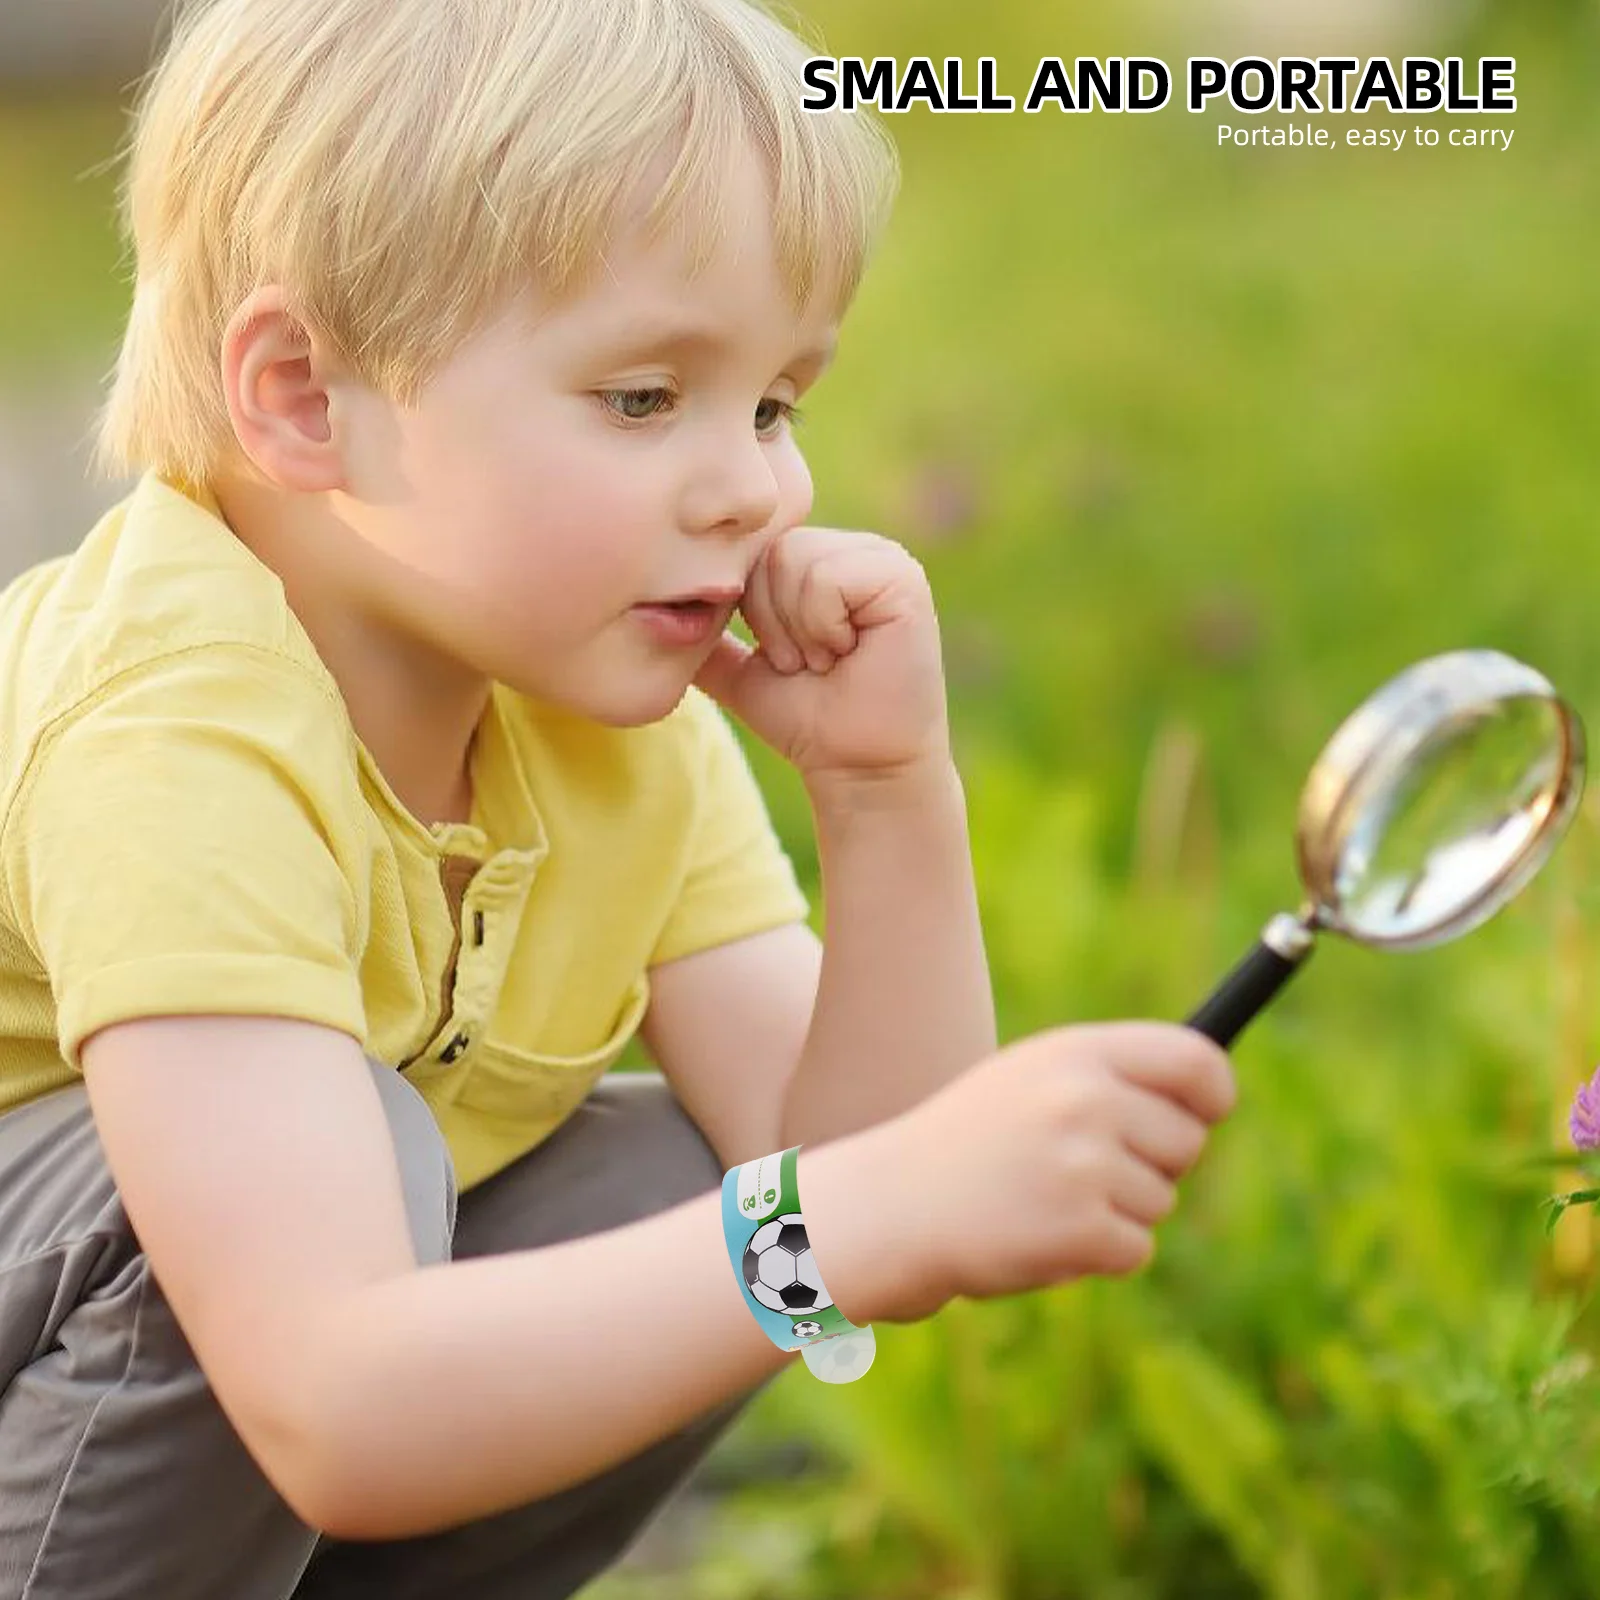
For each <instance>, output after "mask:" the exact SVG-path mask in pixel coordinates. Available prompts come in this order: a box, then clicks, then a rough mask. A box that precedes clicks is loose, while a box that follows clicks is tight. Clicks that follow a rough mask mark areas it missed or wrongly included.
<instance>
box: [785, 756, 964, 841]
mask: <svg viewBox="0 0 1600 1600" xmlns="http://www.w3.org/2000/svg"><path fill="white" fill-rule="evenodd" d="M801 776H802V779H803V781H804V783H805V788H806V795H807V797H808V798H809V799H810V801H811V809H812V811H813V812H814V813H815V814H816V817H817V820H818V822H819V823H823V822H826V821H829V820H832V819H836V818H839V819H843V818H849V817H853V816H863V815H871V814H874V813H888V814H893V815H898V816H905V815H907V814H908V813H920V812H926V811H927V810H929V809H930V808H933V809H940V808H947V807H954V808H956V809H957V810H959V811H960V813H961V815H962V816H963V817H964V816H965V814H966V793H965V790H964V789H963V787H962V783H961V774H960V772H959V770H958V769H957V767H956V764H955V760H954V758H953V757H952V756H951V754H950V752H949V750H948V749H945V750H940V751H930V752H929V753H928V754H927V755H926V756H921V757H919V758H918V759H917V760H915V761H909V762H905V763H903V764H900V765H897V766H892V767H863V768H859V769H858V768H844V767H836V768H830V769H828V770H827V771H823V772H805V773H802V774H801Z"/></svg>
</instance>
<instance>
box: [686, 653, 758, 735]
mask: <svg viewBox="0 0 1600 1600" xmlns="http://www.w3.org/2000/svg"><path fill="white" fill-rule="evenodd" d="M755 654H756V653H755V651H754V650H752V649H751V648H750V646H749V645H747V644H746V643H745V642H744V640H743V639H740V638H738V637H737V636H735V635H734V634H731V633H724V634H723V635H722V637H721V638H720V639H718V640H717V642H716V645H715V646H714V647H713V649H712V651H711V654H710V655H709V656H708V657H707V658H706V662H705V665H704V666H703V667H701V669H700V670H699V671H698V672H697V673H696V674H695V676H694V683H695V687H696V688H697V689H702V690H704V691H705V693H707V694H708V695H710V696H711V698H712V699H713V700H715V701H716V702H717V704H718V705H721V706H725V707H726V708H727V709H728V710H729V711H731V712H733V714H734V715H735V716H736V717H740V718H741V719H743V717H744V712H743V710H742V707H743V706H744V704H745V703H746V701H747V700H748V699H749V691H750V682H749V680H750V674H751V672H752V670H754V669H755Z"/></svg>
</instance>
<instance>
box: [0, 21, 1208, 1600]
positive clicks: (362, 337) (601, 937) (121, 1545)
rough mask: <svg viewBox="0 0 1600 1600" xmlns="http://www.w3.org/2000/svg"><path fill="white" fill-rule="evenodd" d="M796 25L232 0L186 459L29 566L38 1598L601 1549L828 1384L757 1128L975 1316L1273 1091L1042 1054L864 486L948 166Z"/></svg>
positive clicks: (162, 184) (10, 735) (914, 625)
mask: <svg viewBox="0 0 1600 1600" xmlns="http://www.w3.org/2000/svg"><path fill="white" fill-rule="evenodd" d="M803 61H804V52H803V51H802V50H801V49H800V47H799V46H798V45H796V44H795V43H794V41H793V40H792V39H791V38H790V37H789V36H788V35H787V34H785V33H784V32H783V31H782V30H781V29H779V28H778V27H777V26H776V24H774V23H773V22H772V21H770V20H769V19H768V18H766V17H765V16H764V15H762V14H761V13H760V12H758V11H756V10H755V9H753V8H751V7H750V6H749V5H747V4H745V3H743V0H447V3H441V0H213V3H209V4H204V5H201V6H198V7H196V8H194V9H193V10H192V12H191V13H190V14H189V15H188V16H186V17H185V18H184V19H183V20H182V21H181V23H180V26H179V29H178V32H177V34H176V36H175V39H174V42H173V44H172V45H171V47H170V48H169V50H168V52H167V55H166V57H165V59H164V61H163V63H162V66H161V68H160V70H159V71H158V73H157V74H156V76H155V77H154V79H153V81H152V83H151V85H150V87H149V90H148V92H147V94H146V96H145V99H144V102H143V105H142V107H141V111H140V116H139V121H138V128H137V136H136V140H135V144H134V149H133V155H132V165H131V172H130V177H129V183H128V218H129V223H130V226H131V231H132V236H133V241H134V245H135V249H136V253H137V263H138V282H137V288H136V293H135V300H134V306H133V310H132V315H131V319H130V324H129V329H128V334H127V339H126V344H125V348H124V351H123V356H122V361H121V365H120V367H119V371H118V375H117V381H116V385H115V389H114V392H113V395H112V398H111V402H110V406H109V408H108V412H107V416H106V419H105V433H104V441H105V445H106V452H107V455H108V457H109V459H110V460H111V461H112V462H114V463H116V464H117V465H119V466H121V467H124V468H137V469H141V470H142V471H143V472H144V474H145V475H144V477H143V478H142V480H141V482H140V484H139V487H138V488H137V490H136V491H135V492H134V493H133V495H132V496H131V497H130V498H129V499H128V500H127V501H126V502H125V503H124V504H123V505H121V506H119V507H117V508H116V509H115V510H113V511H112V512H111V513H110V514H109V515H108V516H107V517H106V518H105V519H104V521H102V523H101V524H100V525H99V526H98V527H97V528H96V529H95V530H93V532H92V533H91V534H90V535H89V537H88V538H87V540H86V541H85V542H84V544H83V545H82V546H81V547H80V548H79V550H78V551H77V552H76V553H75V554H73V555H72V556H70V557H68V558H66V559H64V560H62V561H58V562H53V563H50V564H48V565H46V566H44V567H42V568H39V569H36V570H35V571H33V572H31V573H28V574H25V575H24V576H23V577H22V578H21V579H19V580H18V581H17V582H16V583H15V584H14V585H13V586H12V587H11V589H10V590H9V591H7V593H6V595H5V596H4V600H3V603H0V648H3V651H4V669H5V670H4V672H3V674H0V684H3V687H0V803H3V814H0V1008H3V1009H0V1023H3V1026H0V1033H3V1035H4V1038H5V1044H4V1053H3V1055H0V1105H3V1106H4V1107H5V1108H6V1109H5V1110H4V1113H3V1114H0V1593H4V1594H5V1595H7V1596H12V1595H25V1596H27V1597H29V1600H66V1597H68V1596H71V1597H72V1600H92V1597H97V1596H107V1597H109V1596H161V1597H163V1600H188V1597H196V1600H198V1597H202V1596H205V1597H213V1596H223V1595H226V1596H228V1597H230V1600H254V1597H258V1596H259V1597H262V1600H269V1597H270V1600H277V1597H281V1596H287V1595H291V1594H292V1595H296V1596H302V1597H305V1596H311V1597H318V1596H336V1595H356V1594H375V1595H380V1594H381V1595H384V1596H402V1595H418V1596H421V1595H436V1596H446V1595H448V1596H459V1595H482V1596H513V1595H515V1596H519V1597H520V1596H540V1597H545V1596H560V1595H567V1594H570V1593H572V1592H573V1591H574V1590H576V1589H577V1588H578V1587H579V1586H581V1585H582V1584H583V1583H584V1582H585V1581H586V1580H587V1579H588V1578H589V1577H590V1576H592V1575H593V1574H594V1573H595V1572H597V1571H599V1570H600V1569H601V1568H603V1567H604V1566H605V1565H606V1564H607V1563H608V1562H609V1561H610V1560H612V1559H613V1558H614V1557H615V1555H616V1554H617V1553H618V1552H619V1550H620V1549H621V1548H622V1547H623V1546H624V1545H625V1544H626V1543H627V1542H628V1540H629V1539H630V1538H631V1537H632V1535H633V1533H634V1532H635V1531H636V1529H637V1528H638V1526H639V1525H640V1523H641V1521H642V1520H643V1518H644V1517H645V1516H646V1515H647V1514H648V1512H649V1511H650V1510H651V1509H652V1508H653V1507H654V1506H655V1505H656V1504H658V1503H659V1501H660V1499H661V1498H662V1497H663V1496H664V1495H665V1494H666V1493H667V1492H668V1491H669V1489H670V1488H671V1487H672V1485H673V1484H674V1483H675V1482H676V1481H677V1480H678V1479H680V1478H681V1477H682V1475H683V1474H684V1473H685V1472H686V1471H687V1470H688V1469H689V1467H690V1466H691V1465H692V1464H693V1462H694V1461H695V1460H696V1459H697V1458H698V1456H699V1455H700V1454H701V1453H702V1452H703V1450H704V1449H705V1448H706V1446H707V1445H708V1443H709V1442H710V1440H711V1439H712V1438H713V1437H714V1436H715V1434H716V1432H717V1430H718V1429H719V1428H720V1427H722V1426H723V1425H725V1424H726V1422H727V1420H728V1419H729V1417H730V1416H731V1415H732V1414H733V1413H734V1411H735V1410H736V1409H737V1406H738V1405H739V1404H740V1403H741V1401H742V1400H743V1399H744V1398H746V1397H747V1396H748V1395H749V1393H750V1392H751V1391H752V1390H753V1389H754V1388H755V1387H756V1386H758V1385H759V1384H760V1383H761V1382H763V1381H764V1380H766V1379H767V1378H769V1377H770V1376H771V1375H772V1374H773V1373H774V1372H775V1371H776V1370H778V1367H779V1365H780V1358H779V1357H778V1356H777V1355H776V1353H775V1352H774V1349H773V1347H772V1345H771V1344H770V1343H769V1342H768V1340H767V1339H766V1338H764V1337H763V1336H762V1333H761V1330H760V1328H759V1327H757V1326H756V1325H755V1322H754V1319H753V1318H752V1317H751V1315H750V1314H749V1313H748V1312H747V1310H746V1308H745V1307H744V1305H743V1304H742V1303H741V1292H740V1290H739V1287H738V1284H737V1282H736V1281H735V1279H734V1277H733V1274H732V1272H731V1271H730V1268H729V1262H728V1260H727V1258H726V1255H725V1252H724V1243H723V1240H722V1238H721V1236H720V1228H719V1197H718V1195H717V1194H716V1193H715V1187H716V1185H717V1182H718V1179H719V1175H720V1174H721V1173H722V1171H723V1170H724V1169H725V1168H727V1167H729V1166H731V1165H733V1164H736V1163H742V1162H745V1161H747V1160H751V1159H754V1158H757V1157H761V1156H764V1155H767V1154H770V1153H773V1152H776V1151H778V1150H779V1149H782V1148H784V1147H786V1146H790V1145H794V1144H801V1143H804V1145H805V1146H806V1148H805V1149H804V1151H803V1152H802V1156H801V1159H800V1164H799V1174H800V1187H801V1190H802V1192H803V1194H804V1198H805V1206H806V1213H805V1215H806V1221H807V1224H808V1227H809V1230H810V1234H811V1237H812V1238H813V1240H814V1241H815V1252H816V1259H817V1261H818V1263H819V1265H820V1266H821V1267H822V1269H823V1270H824V1272H825V1274H826V1283H827V1286H828V1289H829V1291H830V1292H831V1293H832V1295H833V1298H834V1300H835V1303H836V1304H837V1305H838V1307H839V1309H840V1311H841V1312H842V1313H843V1314H844V1315H846V1316H847V1317H849V1318H851V1319H852V1320H853V1321H855V1322H858V1323H860V1322H866V1321H869V1320H871V1319H873V1318H879V1317H881V1318H889V1319H895V1318H899V1319H905V1318H914V1317H919V1316H925V1315H927V1314H929V1313H931V1312H932V1311H934V1310H935V1309H937V1307H938V1306H939V1305H941V1304H942V1303H943V1302H944V1301H945V1300H947V1299H948V1298H950V1297H951V1296H952V1295H954V1294H963V1293H964V1294H978V1295H985V1294H1000V1293H1008V1292H1013V1291H1016V1290H1018V1289H1023V1288H1028V1287H1032V1286H1035V1285H1040V1284H1045V1283H1053V1282H1058V1281H1061V1280H1063V1279H1065V1278H1070V1277H1072V1276H1074V1275H1077V1274H1081V1273H1085V1272H1093V1271H1112V1272H1115V1271H1126V1270H1130V1269H1132V1268H1134V1267H1136V1266H1138V1265H1139V1264H1141V1263H1142V1262H1143V1261H1144V1260H1145V1259H1146V1258H1147V1256H1148V1253H1149V1250H1150V1229H1151V1228H1152V1226H1153V1225H1154V1223H1155V1222H1156V1221H1157V1220H1158V1219H1159V1218H1160V1217H1161V1216H1163V1215H1165V1214H1166V1212H1167V1211H1168V1210H1169V1209H1170V1207H1171V1205H1172V1203H1173V1186H1174V1182H1175V1180H1176V1178H1177V1177H1178V1176H1179V1175H1180V1174H1181V1173H1182V1172H1183V1171H1185V1170H1186V1169H1187V1168H1188V1167H1189V1166H1190V1165H1191V1164H1192V1163H1193V1161H1194V1160H1195V1159H1196V1158H1197V1156H1198V1154H1199V1152H1200V1148H1201V1145H1202V1143H1203V1141H1204V1136H1205V1131H1206V1127H1207V1125H1208V1124H1209V1123H1210V1122H1212V1121H1214V1120H1215V1119H1216V1118H1217V1117H1219V1116H1220V1115H1221V1114H1223V1112H1224V1111H1225V1110H1226V1109H1227V1106H1228V1104H1229V1101H1230V1099H1231V1092H1232V1091H1231V1086H1230V1081H1229V1078H1228V1073H1227V1068H1226V1064H1225V1062H1224V1060H1223V1058H1222V1057H1221V1056H1220V1055H1219V1054H1218V1053H1217V1052H1216V1051H1214V1050H1213V1049H1212V1048H1211V1047H1210V1046H1209V1045H1207V1044H1206V1043H1205V1042H1204V1041H1203V1040H1200V1039H1199V1038H1198V1037H1197V1036H1195V1035H1192V1034H1189V1033H1187V1032H1186V1031H1184V1030H1180V1029H1176V1028H1162V1027H1157V1026H1154V1025H1150V1026H1144V1027H1138V1026H1127V1027H1112V1028H1099V1029H1079V1030H1068V1031H1062V1032H1059V1033H1054V1034H1049V1035H1043V1036H1040V1037H1039V1038H1036V1039H1033V1040H1029V1041H1024V1042H1023V1043H1022V1044H1020V1045H1017V1046H1015V1047H1013V1048H1012V1049H1010V1050H1008V1051H1006V1052H1004V1053H1001V1054H996V1053H995V1051H994V1044H995V1041H994V1024H993V1018H992V1012H991V1006H990V999H989V991H988V983H987V975H986V972H985V967H984V959H983V951H982V943H981V937H980V932H979V926H978V918H977V912H976V905H975V896H974V893H973V886H972V882H971V875H970V866H969V861H968V851H967V843H966V832H965V820H964V812H963V802H962V797H961V788H960V783H959V780H958V778H957V776H956V773H955V770H954V767H953V766H952V764H951V760H950V753H949V746H948V740H947V735H946V726H945V709H944V693H943V682H942V675H941V671H940V663H939V644H938V630H937V624H936V621H935V616H934V611H933V607H932V603H931V600H930V597H929V594H928V589H927V585H926V583H925V581H924V580H923V577H922V574H921V571H920V569H919V568H918V567H917V566H916V564H915V563H914V562H913V561H912V560H911V559H910V558H909V557H908V556H907V555H906V554H905V553H904V552H903V551H902V550H900V549H899V548H898V547H897V546H896V545H894V544H892V543H890V542H889V541H887V540H884V539H880V538H876V537H874V536H871V535H866V534H855V533H842V532H836V531H831V530H824V529H816V528H807V527H805V526H803V524H804V519H805V516H806V514H807V512H808V510H809V508H810V502H811V492H810V483H809V480H808V477H807V474H806V470H805V466H804V463H803V461H802V459H801V457H800V454H799V451H798V449H797V448H796V445H795V441H794V437H793V434H792V431H791V414H792V412H793V410H794V408H795V406H796V404H797V402H798V401H799V399H800V397H801V395H802V394H803V393H804V391H805V390H806V389H807V387H808V386H809V385H810V384H811V383H812V382H813V381H814V380H815V379H816V377H817V376H818V375H819V373H820V372H821V370H822V368H823V367H824V365H825V364H826V362H827V360H828V357H829V353H830V351H831V349H832V346H833V342H834V338H835V332H836V328H837V324H838V321H839V318H840V315H841V314H842V312H843V310H844V308H845V306H846V305H847V304H848V301H849V299H850V296H851V293H852V291H853V289H854V287H855V284H856V281H857V278H858V276H859V273H860V269H861V264H862V261H863V259H864V257H865V253H866V249H867V245H868V241H869V239H870V236H871V234H872V232H873V229H874V227H875V226H876V221H877V218H878V216H879V214H880V213H881V211H882V209H883V206H884V204H885V200H886V196H887V194H888V191H889V187H890V179H891V166H890V162H889V158H888V157H887V155H886V153H885V150H884V147H883V146H882V144H881V143H880V142H879V136H878V135H877V134H876V133H874V132H873V130H872V127H871V124H870V123H868V122H866V121H865V120H864V119H853V118H846V117H812V116H808V115H806V114H804V113H803V112H802V111H801V110H800V102H801V99H802V86H801V80H800V70H801V66H802V65H803ZM736 609H737V610H739V611H741V612H742V613H743V615H744V617H745V618H746V619H747V621H748V622H749V624H750V627H751V630H752V632H753V634H754V636H755V639H756V641H757V648H756V649H754V650H750V649H748V648H747V647H745V646H743V645H742V644H740V643H738V642H737V641H736V640H735V639H734V638H733V636H732V635H730V634H727V633H725V628H726V626H727V624H728V623H729V621H730V619H731V618H732V616H733V613H734V611H735V610H736ZM696 686H697V687H696ZM712 697H714V699H715V700H717V701H721V702H722V703H723V704H724V705H725V706H726V707H727V708H728V709H729V710H730V711H731V712H732V713H733V714H734V715H736V716H737V717H738V718H740V719H742V720H743V721H744V722H746V723H747V724H748V725H749V727H750V728H751V729H752V730H753V731H754V732H755V733H756V734H758V735H759V736H760V737H762V738H764V739H766V740H767V741H769V742H770V743H772V744H773V745H774V746H775V747H776V748H778V749H779V750H780V751H782V752H783V753H784V754H785V755H786V756H787V757H788V758H789V759H790V760H791V761H792V762H793V763H794V764H795V765H796V767H797V768H798V769H799V771H800V772H801V774H802V776H803V777H804V780H805V783H806V787H807V792H808V794H809V796H810V798H811V801H812V803H813V807H814V811H815V817H816V826H817V830H818V837H819V845H820V850H821V859H822V866H823V875H824V885H825V889H826V891H827V900H828V907H827V935H828V937H827V955H826V957H825V958H824V957H823V956H822V955H821V951H820V947H819V945H818V944H817V942H816V941H815V940H814V939H813V938H812V936H811V934H810V933H809V932H808V930H807V929H806V927H805V924H804V921H803V918H804V913H805V906H804V903H803V901H802V900H801V898H800V896H799V895H798V893H797V890H796V887H795V884H794V880H793V877H792V875H791V873H790V872H789V870H788V866H787V863H786V862H785V861H784V859H783V857H782V855H781V853H780V851H779V849H778V847H777V845H776V843H775V840H774V837H773V834H772V830H771V828H770V825H769V823H768V821H767V819H766V817H765V814H764V812H763V810H762V808H761V805H760V802H759V799H758V797H757V795H756V793H755V790H754V787H753V785H752V782H751V779H750V775H749V773H748V770H747V769H746V767H745V766H744V764H743V762H742V759H741V757H740V754H739V751H738V747H737V745H736V743H735V742H734V739H733V736H732V733H731V731H730V729H729V727H728V724H727V723H726V722H725V721H724V720H723V718H722V717H721V715H720V714H719V713H718V712H717V710H716V709H715V708H714V706H713V703H712ZM636 1030H637V1031H639V1032H640V1034H641V1036H642V1038H643V1040H644V1042H645V1044H646V1045H647V1046H648V1048H649V1051H650V1053H651V1055H652V1057H653V1058H654V1061H655V1063H656V1064H657V1065H658V1067H659V1068H660V1075H659V1076H657V1075H650V1076H645V1077H639V1078H633V1077H627V1076H625V1077H622V1078H619V1079H615V1080H610V1081H608V1082H601V1081H600V1080H601V1079H602V1076H603V1074H604V1073H605V1071H606V1068H607V1067H608V1066H609V1065H610V1064H611V1062H612V1061H614V1060H615V1058H616V1056H617V1054H618V1053H619V1052H620V1051H621V1049H622V1048H623V1046H624V1044H625V1042H626V1041H627V1039H628V1037H629V1036H630V1035H631V1034H633V1033H634V1032H635V1031H636ZM935 1171H937V1175H938V1181H937V1183H933V1182H932V1181H931V1180H932V1178H933V1175H934V1173H935ZM707 1191H711V1192H707ZM458 1193H459V1200H458V1198H457V1196H458ZM910 1204H915V1205H916V1206H917V1210H918V1219H919V1225H920V1232H919V1234H918V1237H919V1239H920V1240H921V1244H920V1246H919V1250H920V1253H919V1255H918V1256H917V1257H916V1258H915V1259H913V1260H910V1261H906V1262H901V1261H900V1260H898V1259H897V1260H896V1261H893V1262H890V1261H887V1260H884V1259H882V1258H880V1256H879V1255H878V1253H877V1252H876V1251H875V1249H874V1241H875V1240H876V1239H877V1237H878V1235H879V1233H880V1231H881V1230H883V1229H886V1228H888V1227H891V1226H893V1225H894V1218H895V1215H896V1212H897V1211H898V1210H902V1209H903V1208H905V1207H906V1206H908V1205H910Z"/></svg>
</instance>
